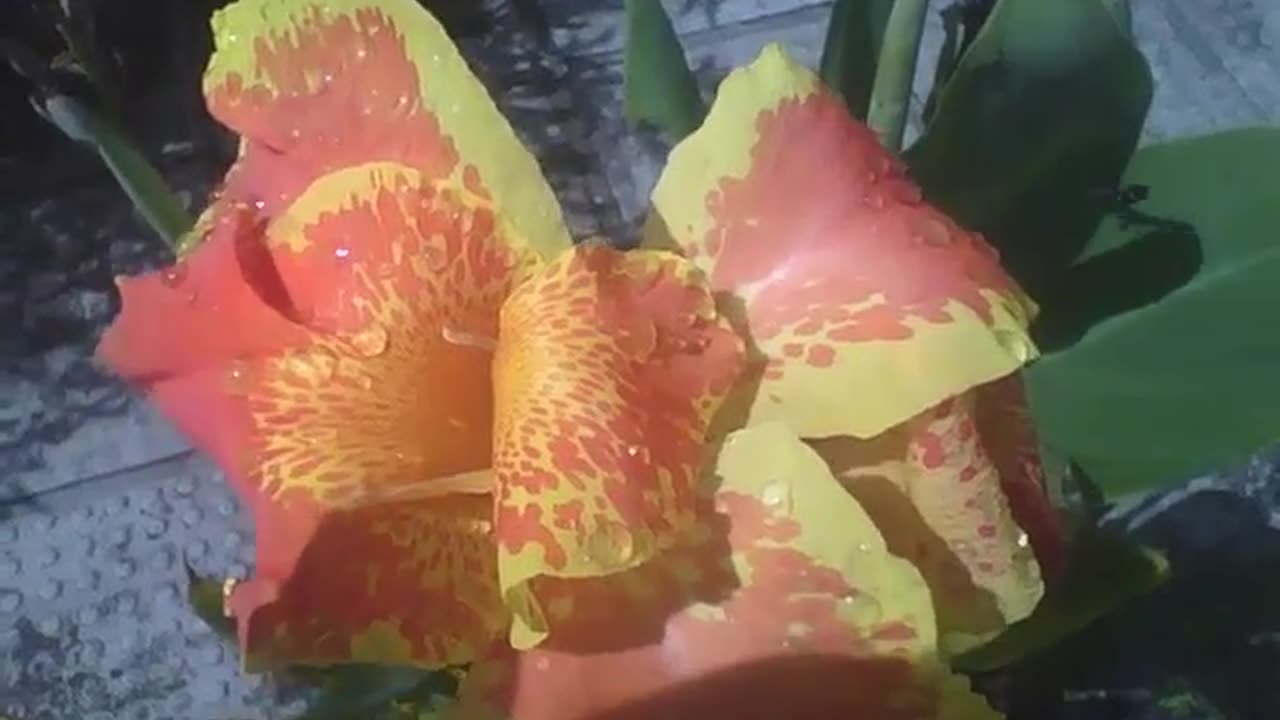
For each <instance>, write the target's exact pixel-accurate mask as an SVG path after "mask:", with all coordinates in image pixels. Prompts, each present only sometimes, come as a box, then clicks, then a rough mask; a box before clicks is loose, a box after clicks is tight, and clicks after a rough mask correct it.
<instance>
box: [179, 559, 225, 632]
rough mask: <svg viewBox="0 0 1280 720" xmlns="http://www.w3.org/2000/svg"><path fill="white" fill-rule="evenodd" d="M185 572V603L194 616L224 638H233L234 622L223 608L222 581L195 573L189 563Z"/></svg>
mask: <svg viewBox="0 0 1280 720" xmlns="http://www.w3.org/2000/svg"><path fill="white" fill-rule="evenodd" d="M184 567H185V568H186V572H187V603H188V604H189V605H191V609H192V610H194V611H195V613H196V616H197V617H199V618H200V619H201V620H203V621H204V623H205V624H206V625H208V626H209V627H210V628H212V629H213V630H214V632H216V633H218V635H220V636H222V638H223V639H226V640H235V637H236V624H235V621H233V620H232V619H231V618H229V617H227V614H226V612H225V610H224V608H223V604H222V601H223V590H222V583H220V582H218V581H217V580H213V579H210V578H202V577H200V576H199V575H196V573H195V571H194V570H192V569H191V566H190V565H185V564H184Z"/></svg>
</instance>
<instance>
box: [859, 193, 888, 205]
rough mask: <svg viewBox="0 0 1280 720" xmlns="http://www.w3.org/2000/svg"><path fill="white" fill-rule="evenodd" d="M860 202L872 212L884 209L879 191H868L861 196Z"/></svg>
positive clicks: (882, 197)
mask: <svg viewBox="0 0 1280 720" xmlns="http://www.w3.org/2000/svg"><path fill="white" fill-rule="evenodd" d="M862 201H863V202H865V203H866V204H867V207H869V208H871V209H872V210H881V209H883V208H884V195H883V194H881V192H880V191H879V190H868V191H867V193H866V194H865V195H863V196H862Z"/></svg>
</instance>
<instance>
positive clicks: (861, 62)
mask: <svg viewBox="0 0 1280 720" xmlns="http://www.w3.org/2000/svg"><path fill="white" fill-rule="evenodd" d="M891 9H893V0H836V2H835V5H833V6H832V8H831V19H830V20H829V21H828V22H827V39H826V42H825V43H824V44H823V46H822V62H821V65H820V72H819V74H820V75H821V76H822V81H823V82H824V83H826V85H827V87H830V88H831V89H832V90H834V91H835V92H836V93H837V94H838V95H840V96H841V97H843V98H844V102H845V104H846V105H847V106H848V107H849V112H851V113H853V114H854V116H855V117H857V118H859V119H864V118H866V117H867V104H868V103H869V102H870V101H871V85H872V83H873V81H874V80H875V76H876V62H877V60H878V59H879V57H880V48H881V46H882V43H883V41H884V27H885V23H886V22H888V20H889V11H890V10H891Z"/></svg>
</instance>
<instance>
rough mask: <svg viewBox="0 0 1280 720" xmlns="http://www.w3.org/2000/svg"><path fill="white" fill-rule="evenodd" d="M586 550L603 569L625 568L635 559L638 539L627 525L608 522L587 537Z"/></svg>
mask: <svg viewBox="0 0 1280 720" xmlns="http://www.w3.org/2000/svg"><path fill="white" fill-rule="evenodd" d="M586 550H587V555H589V556H590V557H591V559H592V560H593V561H594V562H596V563H598V564H599V565H600V566H601V567H606V568H617V567H624V566H626V565H627V564H628V563H630V562H631V559H632V558H633V557H635V553H636V539H635V536H634V535H633V534H632V533H631V531H630V530H628V529H627V527H626V526H625V525H622V524H621V523H616V522H606V523H605V524H603V525H601V526H600V527H598V528H596V529H595V530H594V531H593V532H592V533H591V534H590V535H588V536H587V547H586Z"/></svg>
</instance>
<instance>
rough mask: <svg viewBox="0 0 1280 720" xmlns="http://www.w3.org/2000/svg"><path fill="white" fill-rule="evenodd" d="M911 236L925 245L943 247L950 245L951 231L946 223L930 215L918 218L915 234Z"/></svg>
mask: <svg viewBox="0 0 1280 720" xmlns="http://www.w3.org/2000/svg"><path fill="white" fill-rule="evenodd" d="M912 237H913V239H914V240H915V241H916V242H918V243H920V244H921V245H924V246H925V247H931V248H945V247H949V246H950V245H951V233H950V232H949V231H948V230H947V227H946V225H943V224H942V223H941V222H940V221H938V220H936V219H934V218H931V217H923V218H921V219H920V221H919V223H918V224H917V227H916V232H915V235H913V236H912Z"/></svg>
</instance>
